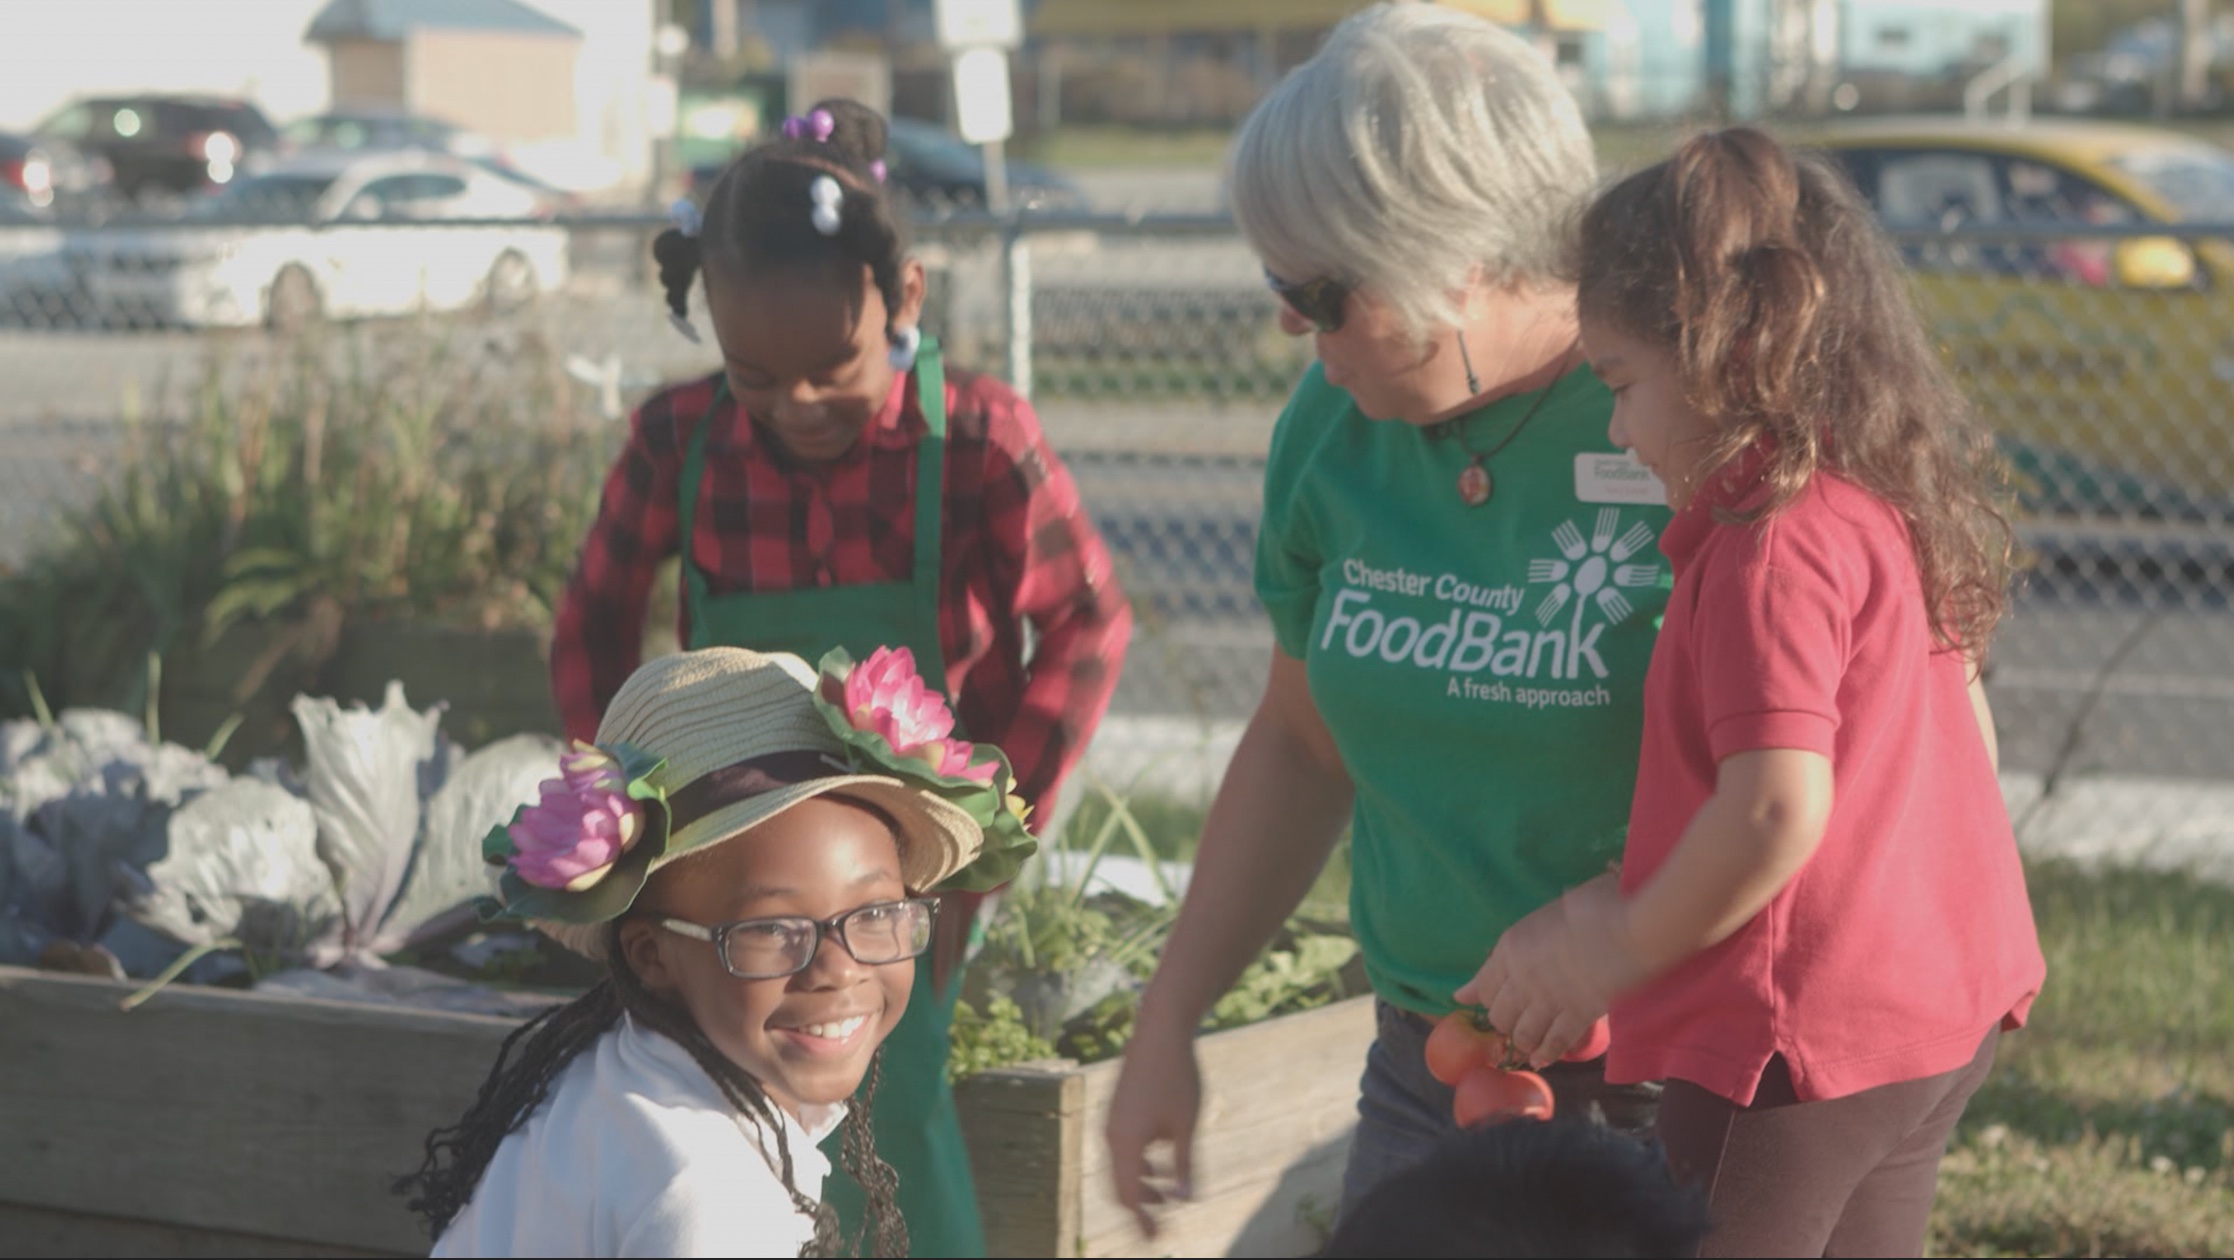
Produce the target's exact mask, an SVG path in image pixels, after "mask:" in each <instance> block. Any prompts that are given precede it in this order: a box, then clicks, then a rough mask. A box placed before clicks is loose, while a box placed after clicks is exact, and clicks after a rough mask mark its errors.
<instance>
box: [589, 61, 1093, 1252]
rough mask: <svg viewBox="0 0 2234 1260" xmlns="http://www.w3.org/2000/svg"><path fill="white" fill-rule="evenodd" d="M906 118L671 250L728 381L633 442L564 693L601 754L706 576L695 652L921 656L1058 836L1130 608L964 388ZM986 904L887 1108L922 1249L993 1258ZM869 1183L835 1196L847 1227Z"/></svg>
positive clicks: (905, 1032) (683, 227)
mask: <svg viewBox="0 0 2234 1260" xmlns="http://www.w3.org/2000/svg"><path fill="white" fill-rule="evenodd" d="M884 149H885V123H884V120H883V119H882V118H880V117H878V116H877V114H876V113H875V112H874V111H872V110H870V109H868V108H867V107H866V106H863V105H861V104H859V103H857V102H853V101H843V100H834V101H825V102H822V103H821V104H818V105H816V106H815V107H813V108H811V109H809V110H808V111H807V112H806V113H805V114H803V115H801V116H800V117H797V118H793V119H791V120H789V121H787V123H786V124H785V126H784V129H783V132H782V134H781V135H779V136H774V137H771V138H770V139H769V140H767V141H766V142H765V143H762V144H759V145H756V146H755V147H753V148H752V149H750V150H748V151H747V152H746V153H745V154H744V155H743V156H741V157H740V158H739V159H738V160H737V161H736V163H735V164H733V165H732V166H730V168H729V169H728V170H727V171H725V172H724V173H723V174H722V176H721V178H720V179H719V180H717V181H716V182H715V184H714V187H713V188H712V190H711V191H710V192H709V193H708V194H707V196H706V199H705V208H704V211H703V214H701V213H700V212H699V211H697V210H695V209H692V208H690V206H689V204H688V203H682V205H681V206H680V207H679V215H680V221H679V222H678V224H677V226H676V227H675V228H673V229H671V230H669V231H667V232H664V233H662V234H661V235H660V238H659V239H658V241H657V242H655V245H654V250H653V252H654V254H655V255H656V256H657V258H658V260H659V264H660V278H661V281H662V282H663V284H664V285H665V288H666V295H667V303H668V309H669V312H670V314H671V315H672V317H673V318H674V320H675V322H676V324H677V326H678V327H680V328H682V329H683V330H685V332H686V334H687V335H689V336H690V337H692V338H693V339H694V340H695V339H696V337H697V336H698V334H697V332H696V331H695V330H694V329H693V328H692V326H691V324H690V322H689V313H690V299H691V292H692V290H693V289H694V288H695V287H696V286H697V285H698V282H699V279H700V277H701V276H703V278H704V282H705V309H706V313H707V314H708V315H709V316H710V322H711V324H712V329H713V340H714V341H715V342H717V343H718V344H719V346H720V349H721V353H722V360H723V369H722V371H721V372H720V373H718V374H716V375H714V376H712V377H709V378H706V379H703V380H698V381H693V382H690V383H688V384H684V385H679V386H676V387H674V388H671V389H667V390H663V391H661V392H660V393H658V394H656V395H654V396H653V397H652V398H650V399H649V400H647V401H646V402H645V403H644V405H643V406H642V408H640V409H639V410H638V412H637V414H636V417H635V419H634V421H633V423H632V424H631V425H630V428H629V436H628V442H627V445H626V447H625V448H624V449H623V451H622V453H621V457H620V459H619V461H618V463H616V465H615V466H614V469H613V473H612V476H611V478H610V479H609V480H608V482H607V484H606V489H605V496H604V501H603V502H602V504H601V505H600V506H599V509H598V518H597V522H596V524H595V525H594V526H593V527H592V529H591V531H590V534H589V537H588V539H587V540H586V541H585V543H584V544H583V548H582V556H581V562H580V564H579V566H578V567H577V569H576V571H575V574H574V576H573V578H572V580H571V581H570V582H569V583H568V585H567V589H566V594H565V598H564V599H563V600H562V601H561V604H560V607H559V611H558V618H557V625H556V627H555V631H554V634H553V639H552V645H551V676H552V683H553V688H554V691H555V693H556V695H557V699H558V707H559V712H560V714H561V716H562V717H563V718H564V720H565V726H566V730H567V733H568V735H570V736H572V737H574V738H583V737H586V736H587V735H588V734H589V733H590V732H591V731H592V730H594V729H596V726H597V723H598V719H599V716H600V714H602V713H603V712H604V710H605V707H606V705H607V704H608V703H609V701H610V700H611V697H612V695H613V692H614V690H615V689H616V688H618V687H619V686H620V683H621V680H622V679H623V678H625V677H627V676H628V672H629V671H630V670H631V669H633V668H635V666H636V663H637V661H638V659H639V658H640V654H641V649H642V644H641V631H642V627H643V625H644V617H645V610H646V605H647V603H648V600H649V596H650V592H651V589H652V584H653V576H654V573H655V571H656V569H657V567H658V566H659V564H660V563H661V562H662V561H663V559H664V558H665V557H668V556H679V557H680V558H681V562H682V588H683V589H682V595H683V597H682V617H681V620H682V625H681V627H680V637H681V639H682V641H683V643H684V644H685V645H687V646H689V647H694V648H695V647H706V646H710V645H713V644H717V643H720V644H734V645H737V646H740V647H748V648H753V649H756V650H760V651H785V652H796V653H798V654H799V655H801V656H803V657H805V658H806V659H808V660H815V659H819V658H820V657H821V655H822V653H824V652H825V651H828V650H829V649H831V648H833V647H843V648H846V649H848V650H850V651H851V652H853V653H854V654H855V655H856V656H861V655H865V654H866V653H867V652H868V651H869V650H870V649H872V648H875V647H879V646H884V645H891V646H893V647H907V648H909V649H912V651H913V654H914V659H915V661H916V662H917V663H918V664H919V665H920V667H921V668H922V671H923V675H924V677H925V679H926V680H927V681H928V682H929V684H930V686H931V687H932V688H933V689H934V690H935V691H938V692H940V693H943V694H944V695H946V696H947V697H948V698H949V699H950V701H951V703H952V705H953V708H954V712H955V714H956V715H957V717H958V718H959V720H960V723H961V725H962V727H963V728H964V729H965V730H967V731H968V732H969V733H970V734H971V735H972V736H973V737H976V738H980V739H985V740H990V741H993V742H995V743H998V744H1000V745H1001V746H1002V747H1004V748H1007V749H1009V750H1010V751H1011V753H1012V754H1013V755H1014V757H1015V759H1016V761H1015V765H1016V775H1017V778H1018V780H1019V781H1020V783H1021V789H1020V790H1021V792H1022V794H1023V796H1024V798H1025V799H1026V800H1028V801H1030V802H1032V804H1033V805H1034V806H1035V807H1037V809H1038V811H1039V816H1040V817H1042V818H1047V817H1050V816H1051V811H1052V806H1051V801H1052V798H1053V797H1054V794H1055V791H1056V789H1057V787H1058V785H1059V784H1060V783H1061V781H1062V778H1063V776H1064V775H1065V774H1067V773H1068V772H1069V770H1070V769H1071V767H1072V766H1074V765H1075V764H1076V763H1077V761H1078V758H1079V756H1080V755H1081V754H1083V753H1084V751H1085V748H1086V745H1087V742H1088V741H1089V740H1090V739H1091V738H1092V736H1093V733H1094V730H1095V728H1096V727H1097V726H1098V725H1099V724H1100V722H1101V718H1102V714H1103V712H1104V711H1105V710H1106V709H1107V708H1108V705H1109V699H1110V695H1111V693H1112V691H1113V690H1114V689H1115V687H1116V685H1117V674H1118V670H1119V668H1120V666H1121V665H1122V663H1123V660H1124V653H1125V644H1126V640H1127V638H1128V636H1129V635H1130V633H1131V627H1132V613H1131V610H1130V608H1129V606H1128V605H1127V604H1126V602H1125V597H1124V594H1123V592H1122V591H1121V590H1119V588H1118V585H1117V582H1116V580H1115V575H1114V573H1113V572H1112V566H1111V562H1110V556H1109V551H1108V549H1107V548H1106V547H1105V546H1104V545H1103V543H1102V540H1101V538H1100V536H1099V535H1098V534H1097V533H1096V532H1095V530H1094V527H1093V525H1092V523H1091V522H1090V521H1088V520H1087V518H1086V514H1085V512H1084V510H1083V509H1082V508H1081V507H1080V504H1079V499H1078V491H1077V488H1076V486H1075V485H1074V484H1073V483H1072V481H1071V477H1070V474H1069V472H1068V471H1067V470H1066V469H1065V468H1064V467H1063V464H1062V461H1061V460H1060V459H1058V458H1057V457H1056V455H1055V453H1054V451H1053V450H1052V449H1050V448H1049V446H1048V444H1047V439H1046V437H1045V435H1044V434H1043V433H1042V432H1041V431H1040V427H1039V421H1038V419H1037V418H1036V417H1035V416H1034V415H1033V412H1032V409H1031V405H1030V404H1029V403H1027V402H1026V401H1024V399H1022V398H1021V397H1019V396H1018V395H1017V394H1016V393H1015V391H1013V390H1011V389H1009V388H1008V387H1007V386H1006V385H1004V384H1002V383H1001V382H999V381H998V380H995V379H993V378H991V377H985V376H979V375H976V374H973V373H968V372H962V371H954V372H948V371H946V370H945V368H944V365H943V362H942V360H941V358H940V355H939V348H938V344H937V342H936V341H935V340H933V339H931V338H928V337H925V336H923V335H922V332H921V327H920V325H921V318H922V313H923V301H924V291H925V290H924V286H925V274H924V269H923V266H922V264H921V263H920V262H918V261H917V260H916V259H915V258H914V257H912V256H911V255H910V254H909V252H908V248H907V241H906V233H905V224H904V222H903V220H902V217H901V216H900V215H899V213H898V212H897V210H896V208H895V206H894V204H893V201H892V199H891V197H890V196H889V195H888V194H887V192H886V190H885V186H884V183H883V180H882V174H883V155H884ZM974 908H975V903H974V901H973V900H971V899H968V898H957V899H955V900H952V901H949V903H948V904H947V907H946V910H945V911H944V912H943V913H942V914H941V916H940V922H939V927H938V932H937V935H936V937H935V941H934V945H933V948H932V949H931V950H930V951H929V952H927V953H926V954H925V956H924V957H923V959H922V960H921V963H920V965H919V973H918V974H919V979H920V980H921V981H922V984H921V996H920V998H919V1000H918V1001H917V1002H916V1003H915V1004H914V1005H913V1006H911V1007H910V1008H909V1013H908V1018H907V1020H906V1022H905V1023H903V1024H902V1025H901V1026H900V1028H899V1030H898V1031H897V1032H896V1033H894V1035H893V1041H892V1053H891V1054H890V1055H888V1056H887V1059H888V1066H887V1075H886V1082H885V1084H886V1089H885V1091H884V1094H883V1096H882V1098H881V1099H880V1101H879V1102H878V1104H877V1115H876V1124H877V1136H878V1141H879V1144H880V1146H881V1147H882V1148H883V1149H884V1150H885V1151H886V1153H887V1155H888V1156H889V1157H890V1159H891V1161H892V1163H893V1166H894V1167H895V1168H897V1169H898V1170H899V1172H900V1184H901V1187H902V1188H901V1200H902V1203H903V1204H904V1206H905V1208H906V1211H907V1216H908V1223H909V1224H910V1226H911V1227H912V1228H913V1230H914V1234H915V1244H916V1251H917V1253H918V1254H920V1255H928V1256H972V1255H983V1254H984V1252H985V1234H984V1230H983V1227H982V1226H981V1224H980V1222H979V1219H978V1209H977V1196H976V1190H975V1187H974V1186H973V1184H972V1182H971V1180H970V1170H969V1160H968V1154H967V1152H966V1150H965V1149H964V1147H963V1144H962V1132H961V1126H960V1122H959V1121H958V1120H957V1118H956V1116H955V1111H954V1100H953V1095H952V1093H951V1091H950V1090H949V1088H948V1086H947V1080H946V1060H947V1055H948V1027H949V1023H950V1020H951V1017H952V1015H953V1010H954V1003H955V1000H956V998H957V997H958V996H959V993H960V987H961V986H960V977H959V975H958V974H957V973H958V971H959V967H958V965H957V964H958V962H959V959H960V957H961V955H962V953H963V946H964V942H965V941H966V939H967V937H968V931H969V926H970V921H971V918H972V915H973V912H974ZM855 1189H856V1188H855V1187H854V1186H852V1185H850V1184H848V1183H846V1182H844V1181H842V1180H841V1181H839V1182H838V1183H837V1184H835V1185H834V1186H833V1191H832V1197H833V1199H834V1201H836V1202H837V1203H838V1204H839V1206H840V1209H841V1211H842V1212H843V1213H844V1214H846V1215H847V1217H848V1218H849V1219H851V1218H852V1217H853V1216H854V1214H855V1213H856V1212H857V1210H858V1208H859V1206H860V1205H859V1201H858V1199H857V1198H856V1196H855V1194H854V1191H855Z"/></svg>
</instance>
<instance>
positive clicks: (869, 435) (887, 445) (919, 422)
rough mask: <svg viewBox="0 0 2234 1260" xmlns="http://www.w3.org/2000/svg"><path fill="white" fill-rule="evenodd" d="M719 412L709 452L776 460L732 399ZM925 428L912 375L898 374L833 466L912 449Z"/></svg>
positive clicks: (770, 447) (771, 447) (770, 445)
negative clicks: (871, 452) (868, 453)
mask: <svg viewBox="0 0 2234 1260" xmlns="http://www.w3.org/2000/svg"><path fill="white" fill-rule="evenodd" d="M723 397H724V402H723V405H722V409H721V411H720V412H719V414H717V415H716V416H715V417H714V423H715V425H716V427H715V429H714V432H713V435H712V436H711V438H710V439H709V440H708V441H707V443H706V447H707V449H708V450H709V451H722V452H738V453H753V452H756V451H763V450H764V451H765V452H766V453H767V454H768V455H769V456H770V457H771V458H780V454H779V452H778V451H777V449H776V447H775V444H774V443H772V442H768V441H766V440H765V436H764V435H763V434H762V433H761V432H760V426H759V425H757V424H754V423H753V422H752V419H751V417H750V416H748V415H747V414H746V413H745V409H744V406H743V404H741V403H739V402H738V401H737V398H736V395H734V394H725V395H724V396H723ZM927 429H928V426H927V425H926V424H925V423H924V420H923V408H922V406H921V404H920V403H918V402H917V400H916V397H915V373H913V372H899V373H895V374H894V375H893V377H892V389H891V392H890V393H888V394H886V395H885V398H884V405H883V406H881V407H879V408H877V413H876V414H875V415H874V416H872V417H870V418H869V423H868V426H867V427H866V428H864V429H862V431H861V440H859V441H856V442H855V443H854V444H853V449H852V450H849V451H847V452H846V453H845V454H844V455H843V456H842V457H840V458H839V459H838V460H837V461H835V462H837V463H840V464H843V463H846V462H847V461H849V460H854V459H859V458H860V457H861V452H862V450H863V449H864V448H874V449H877V450H906V449H909V448H911V447H913V446H914V445H915V444H916V442H917V440H918V439H919V438H921V437H922V435H923V434H924V432H925V431H926V430H927Z"/></svg>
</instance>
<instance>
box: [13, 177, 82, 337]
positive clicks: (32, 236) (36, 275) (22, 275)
mask: <svg viewBox="0 0 2234 1260" xmlns="http://www.w3.org/2000/svg"><path fill="white" fill-rule="evenodd" d="M75 289H76V283H75V281H74V279H73V278H72V276H71V274H70V269H69V267H68V265H67V264H65V263H64V262H63V260H62V229H61V228H59V227H57V226H55V224H54V221H53V218H52V216H51V215H48V214H45V213H42V212H40V211H37V210H33V209H31V208H30V207H29V206H27V205H25V204H23V203H22V202H20V201H16V200H11V199H8V198H5V197H0V324H7V325H18V326H23V325H28V326H30V327H33V328H40V327H48V326H51V325H55V324H61V323H67V322H70V321H71V320H72V319H73V318H74V317H75V315H76V314H77V311H76V309H75V308H76V306H77V302H76V301H75V299H74V293H75Z"/></svg>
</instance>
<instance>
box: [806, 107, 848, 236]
mask: <svg viewBox="0 0 2234 1260" xmlns="http://www.w3.org/2000/svg"><path fill="white" fill-rule="evenodd" d="M818 112H819V111H818ZM807 195H808V196H809V197H811V198H813V199H814V230H815V231H817V232H820V233H822V234H823V235H824V236H836V235H837V234H838V226H839V224H840V222H841V219H840V217H839V211H840V210H841V209H842V208H843V207H844V206H845V196H846V194H845V189H844V188H843V187H841V186H840V185H839V183H838V181H837V180H836V179H834V178H832V177H830V176H828V175H817V176H815V177H814V182H813V183H811V184H809V185H807Z"/></svg>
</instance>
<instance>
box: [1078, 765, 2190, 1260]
mask: <svg viewBox="0 0 2234 1260" xmlns="http://www.w3.org/2000/svg"><path fill="white" fill-rule="evenodd" d="M1108 808H1109V806H1108V805H1107V804H1106V803H1105V802H1097V801H1094V800H1091V799H1089V800H1085V801H1082V802H1081V803H1080V806H1079V809H1078V812H1077V813H1076V814H1075V815H1074V816H1073V818H1072V820H1071V826H1072V827H1074V828H1079V829H1081V830H1080V831H1079V832H1076V833H1074V834H1079V835H1091V834H1092V833H1093V831H1094V830H1095V829H1097V828H1098V827H1099V826H1100V824H1101V820H1102V819H1103V818H1105V817H1106V816H1107V812H1108ZM1128 809H1129V810H1130V812H1131V814H1132V816H1133V818H1134V820H1135V821H1136V822H1138V823H1139V824H1140V826H1141V829H1142V831H1143V832H1144V833H1146V835H1147V837H1148V839H1149V843H1150V844H1151V846H1152V847H1154V848H1155V849H1156V851H1157V852H1159V853H1161V854H1164V855H1166V856H1169V857H1186V856H1189V855H1191V854H1192V853H1193V852H1194V846H1195V842H1196V840H1197V838H1198V837H1199V836H1200V834H1201V829H1202V810H1201V809H1200V808H1199V807H1196V806H1193V805H1190V804H1186V803H1181V802H1173V801H1168V800H1159V799H1157V798H1155V797H1154V796H1152V795H1142V796H1138V797H1135V798H1133V800H1132V801H1131V803H1130V804H1129V806H1128ZM1348 859H1349V853H1348V850H1347V848H1346V847H1345V848H1344V849H1342V850H1339V851H1338V852H1337V853H1336V855H1335V860H1334V861H1333V862H1332V863H1330V865H1329V869H1328V871H1327V873H1326V875H1325V876H1323V877H1322V878H1321V879H1320V881H1319V884H1318V886H1317V887H1315V888H1314V889H1313V891H1312V894H1311V898H1310V904H1309V905H1308V907H1307V909H1308V910H1309V912H1310V913H1311V914H1312V915H1313V916H1314V917H1326V916H1329V915H1330V914H1331V913H1333V912H1336V911H1337V909H1338V908H1339V907H1342V906H1343V905H1344V903H1345V901H1346V899H1347V893H1348V888H1349V861H1348ZM2028 875H2029V878H2030V881H2031V888H2032V901H2033V911H2034V914H2035V915H2036V917H2037V919H2038V921H2039V925H2040V938H2041V946H2042V948H2043V950H2044V951H2045V952H2046V954H2047V957H2048V985H2047V989H2046V991H2045V992H2043V993H2042V995H2041V997H2040V1001H2039V1002H2038V1004H2037V1005H2036V1006H2035V1007H2034V1009H2033V1014H2032V1021H2031V1024H2030V1026H2029V1027H2027V1028H2026V1029H2025V1030H2024V1031H2022V1032H2019V1033H2015V1034H2012V1035H2010V1036H2009V1037H2007V1038H2006V1039H2004V1041H2003V1042H2002V1046H2001V1056H2000V1062H1999V1063H1998V1064H1996V1066H1995V1069H1994V1074H1993V1076H1992V1077H1991V1078H1989V1080H1988V1081H1987V1083H1986V1086H1985V1088H1984V1089H1983V1090H1982V1091H1980V1093H1979V1095H1978V1096H1977V1098H1976V1099H1974V1100H1973V1101H1972V1103H1971V1105H1970V1110H1969V1112H1968V1113H1967V1114H1966V1115H1965V1116H1964V1118H1963V1123H1962V1126H1961V1128H1960V1129H1959V1130H1958V1131H1957V1133H1956V1136H1955V1141H1954V1144H1953V1147H1952V1148H1951V1150H1950V1151H1949V1153H1948V1156H1947V1161H1946V1163H1945V1165H1944V1167H1943V1171H1942V1174H1941V1177H1940V1183H1939V1202H1938V1206H1937V1209H1936V1211H1935V1212H1934V1215H1933V1219H1932V1230H1931V1241H1930V1246H1931V1251H1932V1253H1933V1254H1935V1255H1942V1256H2065V1255H2077V1256H2109V1255H2174V1256H2202V1255H2228V1254H2234V889H2229V888H2224V887H2220V886H2217V885H2211V884H2202V883H2198V882H2196V881H2194V880H2191V879H2188V878H2186V877H2184V876H2179V875H2166V874H2156V873H2148V872H2138V871H2109V872H2099V873H2097V872H2088V871H2083V870H2080V869H2078V868H2075V867H2073V866H2070V865H2067V864H2060V863H2044V864H2035V865H2034V866H2032V867H2031V868H2030V870H2029V872H2028Z"/></svg>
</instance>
